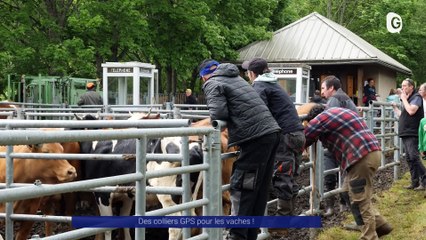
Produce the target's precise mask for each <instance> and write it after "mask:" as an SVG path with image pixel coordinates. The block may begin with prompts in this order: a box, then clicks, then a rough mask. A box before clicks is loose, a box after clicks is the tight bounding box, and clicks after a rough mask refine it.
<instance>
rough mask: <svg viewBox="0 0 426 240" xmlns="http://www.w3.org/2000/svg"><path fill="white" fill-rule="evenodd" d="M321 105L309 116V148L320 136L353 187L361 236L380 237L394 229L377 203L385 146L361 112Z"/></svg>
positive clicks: (346, 183)
mask: <svg viewBox="0 0 426 240" xmlns="http://www.w3.org/2000/svg"><path fill="white" fill-rule="evenodd" d="M324 108H325V107H324V106H322V105H317V106H315V107H313V108H312V110H311V111H310V112H309V114H308V116H307V120H310V121H309V124H308V126H307V127H306V128H305V136H306V145H305V148H307V147H309V146H310V145H312V144H313V143H314V142H316V141H317V140H320V141H321V142H322V144H323V145H324V147H326V148H327V149H328V150H329V151H331V152H332V153H333V155H334V156H335V159H336V161H337V162H338V164H339V165H340V169H341V171H342V172H345V174H344V175H345V178H344V183H343V189H344V190H345V191H349V198H350V200H351V211H352V214H353V216H354V218H355V222H356V223H357V225H359V226H360V227H361V236H360V239H378V237H381V236H383V235H387V234H389V233H390V232H391V231H392V227H391V226H390V224H389V223H387V221H386V220H385V219H384V218H383V217H382V216H381V215H380V213H379V212H378V211H377V210H376V209H375V208H374V207H373V204H372V202H371V197H372V195H373V177H374V174H375V173H376V171H377V169H378V168H379V166H380V160H381V149H380V145H379V142H378V141H377V139H376V137H375V136H374V134H373V133H372V132H371V131H370V129H369V128H368V127H367V124H366V122H365V121H364V119H363V118H362V117H360V116H359V115H358V113H356V112H354V111H352V110H349V109H346V108H329V109H327V110H324Z"/></svg>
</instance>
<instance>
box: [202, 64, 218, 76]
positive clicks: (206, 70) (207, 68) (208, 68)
mask: <svg viewBox="0 0 426 240" xmlns="http://www.w3.org/2000/svg"><path fill="white" fill-rule="evenodd" d="M219 64H220V63H219V62H217V61H215V60H208V61H204V62H203V63H201V65H200V67H199V69H200V77H203V76H205V75H207V74H210V73H213V72H214V71H215V70H216V67H217V66H219ZM213 66H215V67H213Z"/></svg>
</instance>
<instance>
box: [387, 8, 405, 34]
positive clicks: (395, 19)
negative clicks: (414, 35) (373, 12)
mask: <svg viewBox="0 0 426 240" xmlns="http://www.w3.org/2000/svg"><path fill="white" fill-rule="evenodd" d="M386 28H387V29H388V31H389V32H390V33H399V32H401V29H402V18H401V16H399V15H398V14H396V13H394V12H390V13H388V14H387V15H386Z"/></svg>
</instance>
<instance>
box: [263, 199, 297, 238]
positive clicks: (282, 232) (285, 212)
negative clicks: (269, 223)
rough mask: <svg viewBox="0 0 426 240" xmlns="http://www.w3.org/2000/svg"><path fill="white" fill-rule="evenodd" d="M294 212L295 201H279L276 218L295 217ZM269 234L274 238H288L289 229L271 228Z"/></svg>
mask: <svg viewBox="0 0 426 240" xmlns="http://www.w3.org/2000/svg"><path fill="white" fill-rule="evenodd" d="M293 210H294V199H291V200H284V199H278V203H277V211H276V212H275V216H289V215H293ZM269 232H270V233H271V234H272V235H273V236H280V237H286V236H288V229H287V228H269Z"/></svg>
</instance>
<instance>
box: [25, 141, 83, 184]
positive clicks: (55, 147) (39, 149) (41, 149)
mask: <svg viewBox="0 0 426 240" xmlns="http://www.w3.org/2000/svg"><path fill="white" fill-rule="evenodd" d="M23 152H31V153H63V152H64V149H63V147H62V145H61V144H59V143H44V144H34V145H28V146H27V149H24V150H23ZM24 171H27V172H26V173H25V174H28V175H29V177H31V178H32V179H40V180H41V181H42V182H43V183H57V182H69V181H72V180H74V179H75V178H76V177H77V172H76V170H75V168H74V167H73V166H72V165H71V164H70V163H69V162H68V161H67V160H64V159H55V160H50V159H27V160H26V162H25V170H24Z"/></svg>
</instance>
